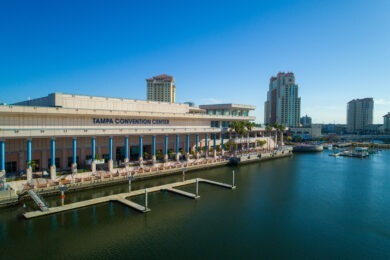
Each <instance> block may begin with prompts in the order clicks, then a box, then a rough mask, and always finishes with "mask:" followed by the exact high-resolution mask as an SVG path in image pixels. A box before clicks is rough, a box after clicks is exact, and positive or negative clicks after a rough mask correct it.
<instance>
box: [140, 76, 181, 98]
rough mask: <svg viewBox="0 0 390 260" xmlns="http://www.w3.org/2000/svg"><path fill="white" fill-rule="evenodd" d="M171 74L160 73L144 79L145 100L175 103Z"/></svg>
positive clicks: (174, 89)
mask: <svg viewBox="0 0 390 260" xmlns="http://www.w3.org/2000/svg"><path fill="white" fill-rule="evenodd" d="M174 82H175V80H174V79H173V77H172V76H169V75H166V74H162V75H159V76H155V77H153V78H150V79H147V80H146V95H147V100H150V101H160V102H169V103H175V101H176V86H175V85H174V84H173V83H174Z"/></svg>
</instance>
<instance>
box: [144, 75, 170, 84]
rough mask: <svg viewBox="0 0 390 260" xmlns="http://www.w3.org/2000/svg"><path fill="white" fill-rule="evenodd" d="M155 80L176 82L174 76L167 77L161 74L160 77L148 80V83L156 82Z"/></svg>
mask: <svg viewBox="0 0 390 260" xmlns="http://www.w3.org/2000/svg"><path fill="white" fill-rule="evenodd" d="M154 80H158V81H168V82H172V81H174V79H173V77H172V76H169V75H167V74H161V75H158V76H154V77H153V78H150V79H146V81H154Z"/></svg>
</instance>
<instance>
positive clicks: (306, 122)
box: [299, 115, 311, 127]
mask: <svg viewBox="0 0 390 260" xmlns="http://www.w3.org/2000/svg"><path fill="white" fill-rule="evenodd" d="M299 121H300V123H301V125H302V126H303V127H310V126H311V117H310V116H307V115H306V116H303V117H301V119H300V120H299Z"/></svg>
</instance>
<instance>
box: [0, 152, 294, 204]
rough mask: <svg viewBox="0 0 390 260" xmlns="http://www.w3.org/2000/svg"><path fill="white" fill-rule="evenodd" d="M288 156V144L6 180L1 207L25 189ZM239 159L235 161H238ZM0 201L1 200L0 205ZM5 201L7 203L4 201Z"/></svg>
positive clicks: (44, 191)
mask: <svg viewBox="0 0 390 260" xmlns="http://www.w3.org/2000/svg"><path fill="white" fill-rule="evenodd" d="M285 156H291V151H290V150H289V148H288V147H281V148H279V149H276V150H272V151H264V150H255V149H252V150H248V151H240V152H237V153H236V154H235V155H230V156H219V157H215V158H214V157H210V158H200V159H191V160H188V161H174V162H173V161H172V162H166V163H157V164H155V165H144V166H142V167H140V166H126V167H124V168H117V169H115V170H114V171H113V172H108V171H103V170H101V171H96V172H83V173H77V174H73V175H72V174H68V175H62V176H58V177H57V178H56V179H55V180H50V179H46V178H36V179H34V180H33V181H32V182H26V181H25V180H20V181H14V182H9V183H8V185H9V186H10V187H11V188H12V193H13V196H12V198H11V197H9V198H7V200H4V203H3V206H5V205H12V204H17V203H19V199H20V198H23V197H28V194H27V191H28V190H31V189H32V190H34V191H35V192H36V193H38V194H41V195H51V194H58V193H59V187H60V186H65V187H66V188H67V190H68V191H77V190H85V189H93V188H98V187H102V186H107V185H115V184H118V183H125V182H128V181H129V178H131V179H132V180H141V179H146V178H153V177H158V176H163V175H170V174H180V173H181V174H185V173H186V172H189V171H196V170H201V169H207V168H212V167H220V166H225V165H228V164H230V163H231V162H232V158H235V160H233V162H236V161H238V163H240V164H242V163H251V162H257V161H263V160H270V159H276V158H280V157H285ZM237 159H238V160H237ZM1 202H2V201H0V204H1ZM5 202H6V203H5Z"/></svg>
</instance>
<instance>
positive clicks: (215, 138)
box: [0, 93, 255, 180]
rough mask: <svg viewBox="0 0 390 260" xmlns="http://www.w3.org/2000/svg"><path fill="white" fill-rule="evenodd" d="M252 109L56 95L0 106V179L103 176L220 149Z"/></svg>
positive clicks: (249, 119) (247, 118) (231, 105)
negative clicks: (40, 174)
mask: <svg viewBox="0 0 390 260" xmlns="http://www.w3.org/2000/svg"><path fill="white" fill-rule="evenodd" d="M254 109H255V107H254V106H250V105H236V104H219V105H203V106H199V107H194V106H191V105H189V104H180V103H169V102H156V101H144V100H132V99H126V98H110V97H97V96H84V95H73V94H63V93H53V94H49V95H48V96H46V97H42V98H37V99H31V100H27V101H23V102H19V103H16V104H12V105H0V171H1V172H3V174H4V173H5V172H7V173H8V172H22V173H26V174H27V179H28V180H30V179H31V178H32V172H34V171H42V170H43V169H45V170H47V171H48V172H50V175H51V177H52V178H54V177H55V176H56V171H58V170H68V171H73V172H74V171H76V170H77V169H81V168H83V169H90V170H91V171H96V167H97V166H98V165H99V164H100V163H105V165H106V167H107V168H108V170H110V171H112V170H113V167H115V166H119V165H121V164H124V163H130V162H132V161H136V162H139V163H142V162H143V161H144V160H150V161H153V162H155V161H156V160H161V161H164V160H168V155H170V154H174V155H175V156H176V155H179V154H180V156H184V157H186V156H188V155H189V154H190V153H192V154H194V153H198V152H199V151H201V149H202V148H204V147H207V148H208V147H210V148H214V150H215V146H216V144H217V143H219V144H222V145H223V143H224V138H226V136H225V131H227V128H228V126H229V124H230V122H233V121H253V120H255V117H253V116H250V115H249V113H250V111H252V110H254Z"/></svg>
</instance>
